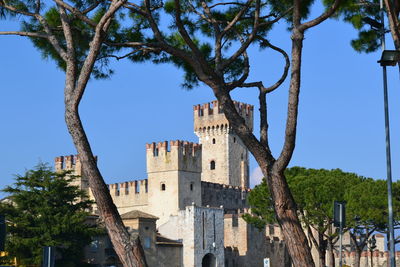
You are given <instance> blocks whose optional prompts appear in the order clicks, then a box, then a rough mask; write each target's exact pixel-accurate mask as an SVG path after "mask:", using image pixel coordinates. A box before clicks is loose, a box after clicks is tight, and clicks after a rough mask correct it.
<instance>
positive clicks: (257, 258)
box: [224, 210, 266, 267]
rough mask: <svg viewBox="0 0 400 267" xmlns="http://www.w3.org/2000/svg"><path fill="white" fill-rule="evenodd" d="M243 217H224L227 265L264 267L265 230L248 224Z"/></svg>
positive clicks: (232, 215) (233, 215) (239, 215)
mask: <svg viewBox="0 0 400 267" xmlns="http://www.w3.org/2000/svg"><path fill="white" fill-rule="evenodd" d="M246 212H247V210H246ZM242 215H243V213H242V212H240V213H239V214H225V215H224V246H225V247H226V249H225V252H226V258H225V265H226V266H254V267H257V266H260V267H262V266H264V263H263V260H264V258H265V257H266V238H265V230H264V229H263V230H259V229H257V228H256V227H254V226H253V225H251V224H248V223H247V222H246V221H245V220H243V218H242Z"/></svg>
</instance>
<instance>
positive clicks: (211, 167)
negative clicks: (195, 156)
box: [210, 160, 215, 170]
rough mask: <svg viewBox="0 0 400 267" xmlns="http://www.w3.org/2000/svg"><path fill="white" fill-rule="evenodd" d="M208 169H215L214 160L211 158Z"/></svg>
mask: <svg viewBox="0 0 400 267" xmlns="http://www.w3.org/2000/svg"><path fill="white" fill-rule="evenodd" d="M210 170H215V161H214V160H212V161H211V162H210Z"/></svg>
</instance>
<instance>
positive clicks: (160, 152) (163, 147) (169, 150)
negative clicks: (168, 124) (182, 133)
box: [146, 140, 201, 173]
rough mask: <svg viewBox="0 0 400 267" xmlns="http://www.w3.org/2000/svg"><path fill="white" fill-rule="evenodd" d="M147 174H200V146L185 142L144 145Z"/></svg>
mask: <svg viewBox="0 0 400 267" xmlns="http://www.w3.org/2000/svg"><path fill="white" fill-rule="evenodd" d="M146 158H147V173H152V172H164V171H177V170H178V171H189V172H196V173H200V172H201V145H200V144H197V143H191V142H187V141H180V140H176V141H170V142H168V141H163V142H159V143H157V144H156V143H150V144H146Z"/></svg>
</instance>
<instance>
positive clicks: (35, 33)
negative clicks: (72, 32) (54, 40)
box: [0, 31, 49, 39]
mask: <svg viewBox="0 0 400 267" xmlns="http://www.w3.org/2000/svg"><path fill="white" fill-rule="evenodd" d="M0 35H19V36H27V37H37V38H46V39H47V38H48V37H49V36H48V35H47V34H41V33H37V32H19V31H2V32H0Z"/></svg>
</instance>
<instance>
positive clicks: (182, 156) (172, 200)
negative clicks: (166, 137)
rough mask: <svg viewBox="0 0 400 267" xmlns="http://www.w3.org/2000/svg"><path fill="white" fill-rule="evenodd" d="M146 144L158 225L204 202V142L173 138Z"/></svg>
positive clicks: (153, 211)
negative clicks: (202, 191) (168, 140)
mask: <svg viewBox="0 0 400 267" xmlns="http://www.w3.org/2000/svg"><path fill="white" fill-rule="evenodd" d="M168 145H169V144H168V142H167V141H165V142H160V143H158V144H157V145H156V144H155V143H152V144H147V145H146V148H147V149H146V158H147V173H148V182H149V196H148V203H149V210H148V212H150V213H151V214H153V215H155V216H157V217H159V218H160V219H159V220H158V221H157V225H162V224H163V223H165V222H167V221H168V220H169V217H170V216H171V215H177V214H178V211H179V210H182V209H185V207H186V206H187V205H191V204H192V203H195V204H197V205H200V204H201V185H200V179H201V145H199V144H194V143H189V142H182V141H171V142H170V147H169V146H168Z"/></svg>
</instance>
